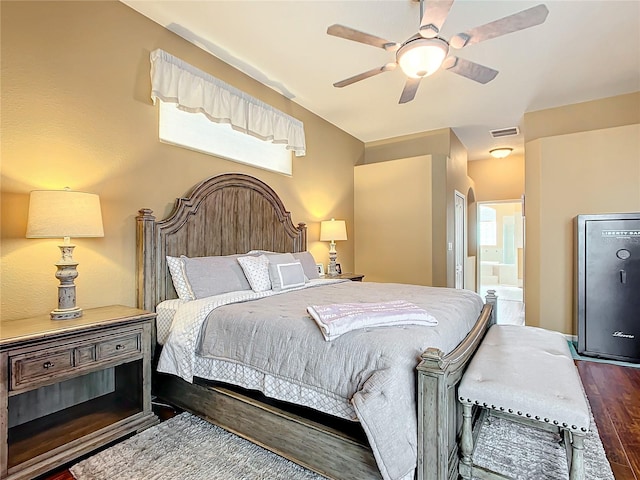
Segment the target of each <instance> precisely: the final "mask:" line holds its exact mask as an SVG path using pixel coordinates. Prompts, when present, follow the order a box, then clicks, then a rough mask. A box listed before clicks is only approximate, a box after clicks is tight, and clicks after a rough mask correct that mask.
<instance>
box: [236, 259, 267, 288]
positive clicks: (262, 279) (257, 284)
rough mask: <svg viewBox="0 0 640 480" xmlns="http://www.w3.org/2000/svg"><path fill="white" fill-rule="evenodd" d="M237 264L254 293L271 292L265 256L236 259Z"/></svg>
mask: <svg viewBox="0 0 640 480" xmlns="http://www.w3.org/2000/svg"><path fill="white" fill-rule="evenodd" d="M238 263H239V264H240V266H241V267H242V271H243V272H244V275H245V277H247V280H248V281H249V285H251V289H252V290H253V291H254V292H264V291H266V290H271V279H270V278H269V259H268V258H267V256H266V255H260V256H258V257H253V256H247V257H238Z"/></svg>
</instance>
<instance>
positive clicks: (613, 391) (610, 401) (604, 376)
mask: <svg viewBox="0 0 640 480" xmlns="http://www.w3.org/2000/svg"><path fill="white" fill-rule="evenodd" d="M576 365H577V366H578V371H579V372H580V377H581V378H582V383H583V384H584V388H585V390H586V392H587V397H588V398H589V403H590V404H591V408H592V410H593V416H594V418H595V420H596V425H597V427H598V432H599V433H600V438H601V439H602V443H603V445H604V449H605V451H606V452H607V458H608V459H609V462H610V463H611V469H612V470H613V474H614V475H615V478H616V480H640V368H630V367H621V366H617V365H611V364H607V363H597V362H587V361H577V362H576ZM158 414H159V415H160V417H161V419H162V420H164V419H166V418H169V417H170V416H172V412H170V411H167V410H166V409H164V410H160V411H158ZM43 480H73V476H72V475H71V474H70V473H69V470H60V471H57V472H53V473H52V474H50V475H49V476H45V477H44V478H43ZM130 480H135V479H130ZM588 480H597V479H588Z"/></svg>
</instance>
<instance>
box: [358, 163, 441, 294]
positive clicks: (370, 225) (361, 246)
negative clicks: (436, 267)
mask: <svg viewBox="0 0 640 480" xmlns="http://www.w3.org/2000/svg"><path fill="white" fill-rule="evenodd" d="M431 165H432V158H431V155H424V156H420V157H412V158H403V159H398V160H391V161H388V162H379V163H374V164H368V165H358V166H356V167H355V173H354V177H355V178H354V180H355V192H354V193H355V222H356V223H355V225H356V237H355V251H356V256H355V261H356V271H358V272H361V273H365V272H366V277H365V280H367V281H373V282H396V283H412V284H416V285H433V276H432V275H433V271H432V215H431V213H432V198H431V193H432V192H431V180H432V177H431Z"/></svg>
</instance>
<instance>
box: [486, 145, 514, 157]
mask: <svg viewBox="0 0 640 480" xmlns="http://www.w3.org/2000/svg"><path fill="white" fill-rule="evenodd" d="M511 152H513V148H511V147H500V148H494V149H493V150H489V153H490V154H491V156H492V157H493V158H505V157H508V156H509V155H510V154H511Z"/></svg>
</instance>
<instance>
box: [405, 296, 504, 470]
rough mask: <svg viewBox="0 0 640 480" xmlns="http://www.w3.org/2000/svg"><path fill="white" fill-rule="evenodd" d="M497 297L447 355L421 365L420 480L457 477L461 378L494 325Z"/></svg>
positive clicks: (426, 357)
mask: <svg viewBox="0 0 640 480" xmlns="http://www.w3.org/2000/svg"><path fill="white" fill-rule="evenodd" d="M495 302H496V297H495V296H494V295H492V294H490V295H488V296H487V304H486V305H485V306H484V308H483V309H482V313H481V315H480V319H479V321H478V322H477V323H476V325H475V327H474V328H473V330H471V332H469V334H468V335H467V337H466V338H465V339H464V341H463V342H462V343H460V345H458V347H457V348H456V349H455V350H453V351H452V352H451V353H449V354H448V355H444V353H443V352H442V351H440V350H438V349H435V348H429V349H427V350H426V351H425V352H424V353H423V354H422V361H421V362H420V364H419V365H418V367H417V368H418V469H417V475H416V476H417V479H418V480H445V479H447V480H453V479H456V478H457V477H458V462H459V455H458V443H457V436H458V434H459V432H460V429H461V426H462V412H461V409H460V406H459V404H458V402H457V401H456V398H457V389H458V384H459V383H460V380H461V378H462V374H463V373H464V370H465V368H466V366H467V364H468V363H469V360H471V357H472V356H473V354H474V352H475V351H476V349H477V348H478V346H479V345H480V342H481V341H482V338H483V337H484V334H485V333H486V331H487V329H488V328H489V326H490V325H491V324H492V323H494V322H495V320H496V319H495V317H494V315H495V311H494V308H493V307H494V306H495Z"/></svg>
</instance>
